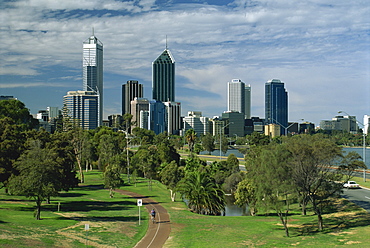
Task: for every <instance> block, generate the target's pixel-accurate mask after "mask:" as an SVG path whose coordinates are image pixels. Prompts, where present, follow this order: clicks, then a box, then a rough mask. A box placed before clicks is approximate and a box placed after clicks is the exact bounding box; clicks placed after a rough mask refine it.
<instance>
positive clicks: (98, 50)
mask: <svg viewBox="0 0 370 248" xmlns="http://www.w3.org/2000/svg"><path fill="white" fill-rule="evenodd" d="M82 65H83V90H84V91H93V92H95V94H96V95H98V98H99V100H98V104H99V106H98V109H97V111H98V125H99V126H101V125H102V124H103V43H102V42H101V41H100V40H98V38H96V37H95V35H94V34H93V35H92V36H90V38H88V39H87V40H86V41H84V42H83V58H82Z"/></svg>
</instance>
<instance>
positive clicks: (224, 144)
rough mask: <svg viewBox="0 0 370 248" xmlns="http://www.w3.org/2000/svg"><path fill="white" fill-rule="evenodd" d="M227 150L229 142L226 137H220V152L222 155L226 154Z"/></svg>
mask: <svg viewBox="0 0 370 248" xmlns="http://www.w3.org/2000/svg"><path fill="white" fill-rule="evenodd" d="M228 149H229V141H228V139H227V137H226V135H222V138H221V152H222V153H223V154H226V152H227V150H228Z"/></svg>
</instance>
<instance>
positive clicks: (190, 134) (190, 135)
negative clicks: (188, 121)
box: [185, 129, 197, 153]
mask: <svg viewBox="0 0 370 248" xmlns="http://www.w3.org/2000/svg"><path fill="white" fill-rule="evenodd" d="M185 139H186V141H187V142H188V145H189V150H190V153H192V152H193V150H194V144H195V140H196V139H197V134H196V132H195V131H194V129H189V130H187V131H186V133H185Z"/></svg>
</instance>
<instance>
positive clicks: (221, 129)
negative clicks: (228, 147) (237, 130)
mask: <svg viewBox="0 0 370 248" xmlns="http://www.w3.org/2000/svg"><path fill="white" fill-rule="evenodd" d="M230 124H234V122H229V123H228V124H227V125H225V126H223V127H222V128H220V161H221V146H222V142H221V141H222V139H221V133H222V132H221V131H223V130H224V129H225V128H226V127H227V126H229V125H230Z"/></svg>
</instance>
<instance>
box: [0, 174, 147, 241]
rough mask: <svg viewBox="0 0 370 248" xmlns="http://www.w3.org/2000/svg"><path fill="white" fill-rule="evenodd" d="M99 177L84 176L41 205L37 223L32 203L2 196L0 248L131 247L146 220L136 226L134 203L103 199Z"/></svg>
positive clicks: (121, 198) (124, 198)
mask: <svg viewBox="0 0 370 248" xmlns="http://www.w3.org/2000/svg"><path fill="white" fill-rule="evenodd" d="M100 175H101V173H100V172H88V173H86V177H85V183H84V184H82V185H80V186H79V187H78V188H76V189H74V190H70V191H69V192H65V193H61V194H60V196H58V197H55V198H52V199H51V204H43V208H42V211H41V218H42V219H41V220H35V219H34V217H33V213H34V210H35V203H34V202H33V201H31V200H28V199H27V198H25V197H21V196H9V195H7V194H5V192H4V191H2V192H1V193H0V247H85V246H86V244H87V245H88V246H90V247H103V246H104V247H133V246H134V245H135V244H136V243H137V242H138V241H139V240H140V239H141V238H142V237H143V236H144V235H145V233H146V230H147V227H148V220H147V218H146V215H144V212H143V219H142V220H143V221H142V225H140V226H139V225H138V209H137V206H136V199H132V198H131V197H128V196H125V195H120V194H117V193H116V194H115V197H114V198H112V199H111V198H109V193H108V191H107V190H105V189H103V185H102V183H101V182H102V179H101V176H100ZM59 202H60V211H59V212H58V205H59ZM85 224H88V225H89V231H88V232H86V231H85Z"/></svg>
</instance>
